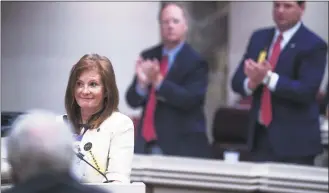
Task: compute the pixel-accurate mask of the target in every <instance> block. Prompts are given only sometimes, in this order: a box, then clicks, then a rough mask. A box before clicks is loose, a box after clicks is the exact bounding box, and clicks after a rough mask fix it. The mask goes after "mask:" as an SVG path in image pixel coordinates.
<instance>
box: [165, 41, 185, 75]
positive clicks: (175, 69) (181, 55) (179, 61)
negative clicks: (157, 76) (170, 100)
mask: <svg viewBox="0 0 329 193" xmlns="http://www.w3.org/2000/svg"><path fill="white" fill-rule="evenodd" d="M186 46H187V44H186V43H185V44H184V45H183V47H182V48H181V50H180V51H179V52H178V53H177V55H176V58H175V60H174V61H173V64H172V66H171V68H170V70H169V72H168V73H167V75H166V79H168V80H173V79H175V78H176V77H180V75H182V73H184V72H183V71H182V70H184V69H185V68H182V65H183V64H184V59H185V55H186V49H187V47H186Z"/></svg>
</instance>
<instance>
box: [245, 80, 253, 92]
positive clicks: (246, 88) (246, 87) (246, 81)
mask: <svg viewBox="0 0 329 193" xmlns="http://www.w3.org/2000/svg"><path fill="white" fill-rule="evenodd" d="M248 82H249V78H246V79H244V82H243V88H244V91H245V93H246V95H247V96H250V95H252V92H253V91H252V90H251V89H250V88H248Z"/></svg>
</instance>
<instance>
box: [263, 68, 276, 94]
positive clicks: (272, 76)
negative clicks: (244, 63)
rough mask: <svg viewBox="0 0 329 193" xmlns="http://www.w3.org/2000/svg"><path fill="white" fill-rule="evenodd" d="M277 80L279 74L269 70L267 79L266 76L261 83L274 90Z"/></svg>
mask: <svg viewBox="0 0 329 193" xmlns="http://www.w3.org/2000/svg"><path fill="white" fill-rule="evenodd" d="M278 80H279V75H278V74H277V73H275V72H269V74H268V76H267V80H266V77H265V78H264V80H263V84H265V85H266V86H267V88H268V89H269V90H270V91H272V92H274V91H275V88H276V85H277V83H278Z"/></svg>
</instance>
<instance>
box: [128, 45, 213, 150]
mask: <svg viewBox="0 0 329 193" xmlns="http://www.w3.org/2000/svg"><path fill="white" fill-rule="evenodd" d="M141 55H142V57H143V58H144V59H152V58H156V59H158V60H159V61H161V57H162V45H158V46H156V47H153V48H150V49H148V50H146V51H143V52H142V54H141ZM207 73H208V65H207V63H206V61H205V60H203V59H202V58H201V57H200V55H199V54H198V53H197V52H196V51H195V50H193V48H192V47H191V46H190V45H189V44H187V43H185V44H184V45H183V47H182V48H181V50H180V51H179V52H178V54H177V56H176V59H175V61H174V63H173V65H172V67H171V69H170V70H169V72H168V73H167V75H166V77H165V79H164V81H163V82H162V85H161V87H160V88H159V89H158V90H157V92H156V97H157V106H156V110H155V115H154V116H155V127H156V132H157V136H158V141H157V142H158V144H159V145H160V147H161V148H162V150H163V151H164V153H165V154H169V155H186V156H203V152H200V151H203V150H204V148H205V146H207V142H206V136H205V130H206V123H205V117H204V113H203V105H204V100H205V94H206V90H207V81H208V78H207ZM126 100H127V102H128V104H129V105H130V106H131V107H133V108H137V107H142V108H144V107H145V106H146V104H147V100H148V98H147V97H141V96H140V95H139V94H138V93H137V92H136V77H134V80H133V83H132V84H131V85H130V87H129V89H128V91H127V93H126ZM144 110H145V109H144ZM144 110H143V114H142V118H141V121H140V122H139V126H138V128H139V129H138V131H137V136H136V144H135V152H136V153H143V149H144V144H145V141H144V140H143V139H142V137H141V126H142V122H143V117H144ZM196 134H199V135H198V136H201V137H202V139H203V140H202V141H195V140H197V139H195V138H194V137H192V136H191V135H194V136H195V135H196ZM201 137H200V138H201ZM192 138H194V139H192ZM198 143H199V144H198ZM188 152H189V153H188Z"/></svg>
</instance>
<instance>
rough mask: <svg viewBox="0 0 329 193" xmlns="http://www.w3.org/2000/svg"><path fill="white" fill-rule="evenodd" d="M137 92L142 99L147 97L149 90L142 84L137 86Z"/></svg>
mask: <svg viewBox="0 0 329 193" xmlns="http://www.w3.org/2000/svg"><path fill="white" fill-rule="evenodd" d="M136 92H137V94H139V95H140V96H142V97H145V96H146V95H147V90H146V89H144V88H142V87H141V85H140V84H138V83H137V84H136Z"/></svg>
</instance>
